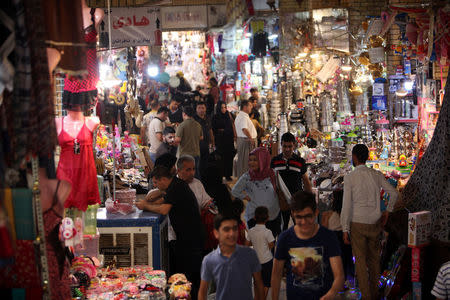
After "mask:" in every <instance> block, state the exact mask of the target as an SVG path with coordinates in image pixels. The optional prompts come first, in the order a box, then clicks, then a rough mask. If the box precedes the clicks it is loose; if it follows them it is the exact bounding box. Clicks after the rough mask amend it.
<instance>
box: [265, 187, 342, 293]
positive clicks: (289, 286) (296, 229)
mask: <svg viewBox="0 0 450 300" xmlns="http://www.w3.org/2000/svg"><path fill="white" fill-rule="evenodd" d="M291 212H292V216H293V218H294V220H295V225H294V226H292V227H291V228H289V229H288V230H286V231H283V233H281V234H280V236H279V237H278V241H277V247H276V250H275V257H274V260H273V269H272V282H271V288H272V299H274V300H278V299H279V294H280V282H281V278H282V277H283V269H284V268H285V266H286V268H287V272H286V296H287V297H286V298H287V299H288V300H297V299H309V300H319V299H320V300H332V299H337V298H336V296H337V293H338V292H340V291H341V290H342V288H343V286H344V270H343V268H342V260H341V249H340V247H339V241H338V240H337V237H336V235H335V234H334V232H332V231H330V230H328V229H326V228H325V227H322V226H320V225H319V224H317V222H316V218H317V216H318V215H319V210H318V209H317V204H316V200H315V199H314V195H313V194H310V193H304V192H298V193H296V194H295V195H293V197H292V204H291Z"/></svg>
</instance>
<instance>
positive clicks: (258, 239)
mask: <svg viewBox="0 0 450 300" xmlns="http://www.w3.org/2000/svg"><path fill="white" fill-rule="evenodd" d="M255 220H256V226H255V227H253V228H251V229H250V230H249V231H248V239H249V241H250V243H249V244H250V246H253V248H254V249H255V251H256V254H257V255H258V259H259V262H260V263H261V275H262V279H263V284H264V299H265V298H266V297H267V293H268V292H269V288H270V278H271V277H272V266H273V255H272V252H271V250H272V249H273V247H274V245H275V238H274V237H273V234H272V231H270V230H269V229H267V228H266V225H265V224H266V222H267V221H268V220H269V210H268V209H267V207H265V206H258V207H257V208H256V209H255Z"/></svg>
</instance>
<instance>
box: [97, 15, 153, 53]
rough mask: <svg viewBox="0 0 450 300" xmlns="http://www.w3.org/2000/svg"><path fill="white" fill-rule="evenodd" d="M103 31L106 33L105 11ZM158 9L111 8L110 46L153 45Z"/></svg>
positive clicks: (106, 18) (106, 20)
mask: <svg viewBox="0 0 450 300" xmlns="http://www.w3.org/2000/svg"><path fill="white" fill-rule="evenodd" d="M105 14H106V16H105V18H104V20H105V23H106V24H105V27H104V29H105V31H106V32H107V31H108V28H109V25H108V16H107V14H108V12H107V10H105ZM157 19H159V20H160V14H159V8H153V7H148V8H142V7H139V8H138V7H136V8H111V23H112V24H111V46H112V48H122V47H129V46H151V45H154V43H155V31H156V30H157V28H156V20H157Z"/></svg>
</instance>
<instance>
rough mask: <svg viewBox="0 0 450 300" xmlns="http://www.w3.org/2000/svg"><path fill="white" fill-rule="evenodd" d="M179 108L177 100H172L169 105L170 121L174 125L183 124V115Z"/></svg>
mask: <svg viewBox="0 0 450 300" xmlns="http://www.w3.org/2000/svg"><path fill="white" fill-rule="evenodd" d="M178 106H179V104H178V102H177V101H176V100H175V99H172V100H171V101H170V103H169V121H170V123H172V124H180V123H181V122H183V115H182V114H183V113H182V111H181V109H179V107H178Z"/></svg>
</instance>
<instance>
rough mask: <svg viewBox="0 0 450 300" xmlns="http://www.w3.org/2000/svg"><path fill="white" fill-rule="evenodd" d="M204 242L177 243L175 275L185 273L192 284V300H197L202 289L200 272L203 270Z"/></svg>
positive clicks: (175, 248)
mask: <svg viewBox="0 0 450 300" xmlns="http://www.w3.org/2000/svg"><path fill="white" fill-rule="evenodd" d="M203 244H204V243H203V242H198V243H195V244H194V243H192V242H191V241H189V242H184V241H179V240H177V241H176V242H175V247H174V250H175V253H174V256H175V266H174V272H175V273H183V274H185V275H186V277H187V279H188V280H189V281H190V282H191V283H192V290H191V298H192V299H197V296H198V289H199V288H200V270H201V268H202V258H203V249H202V248H203Z"/></svg>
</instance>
